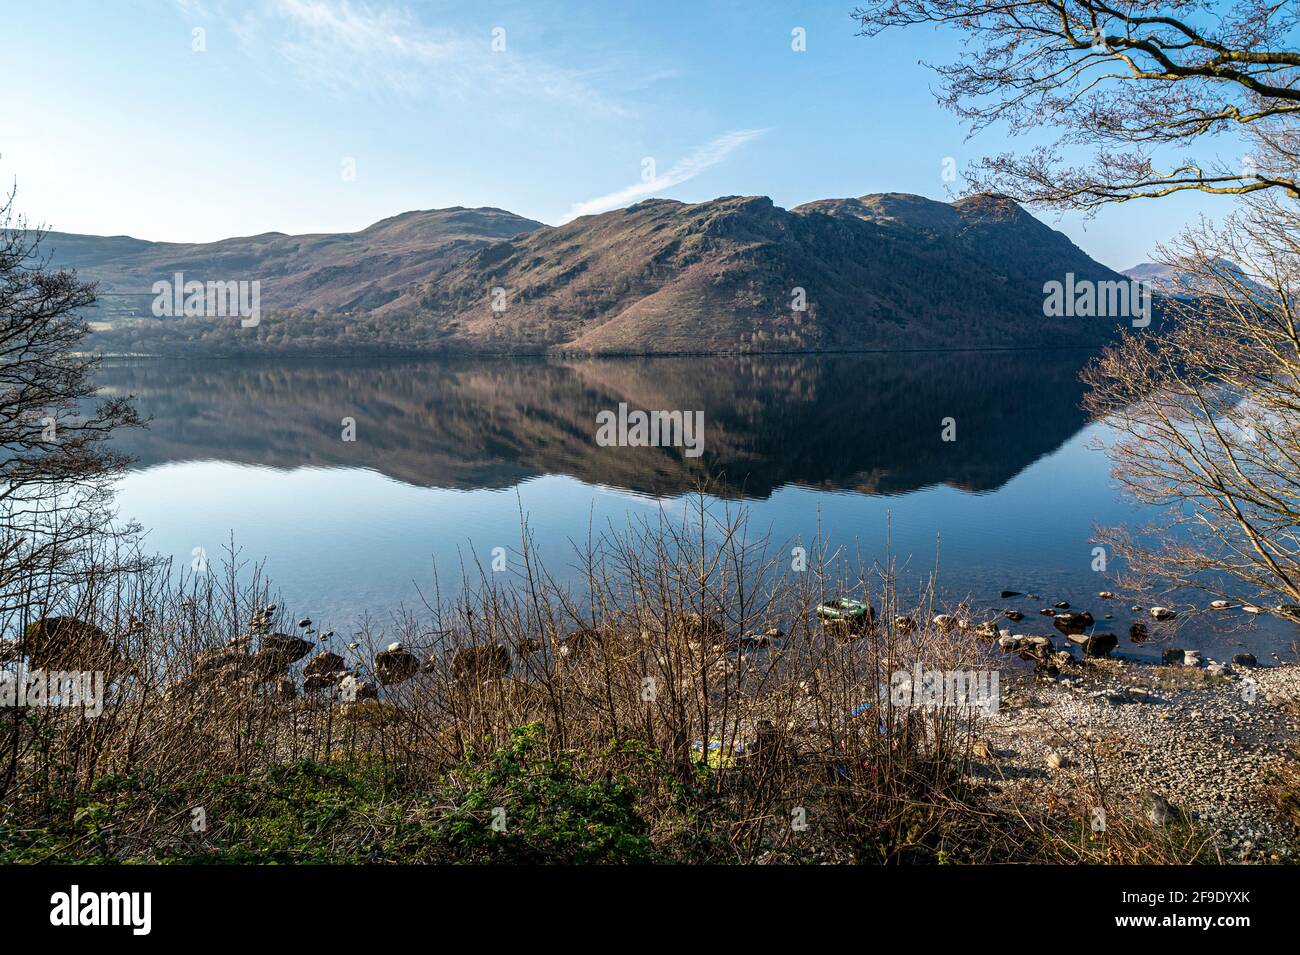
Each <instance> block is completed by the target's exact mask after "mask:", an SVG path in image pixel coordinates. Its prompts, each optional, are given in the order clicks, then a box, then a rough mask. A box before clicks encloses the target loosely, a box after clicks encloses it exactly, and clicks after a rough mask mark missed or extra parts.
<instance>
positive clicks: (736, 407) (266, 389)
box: [98, 352, 1084, 498]
mask: <svg viewBox="0 0 1300 955" xmlns="http://www.w3.org/2000/svg"><path fill="white" fill-rule="evenodd" d="M1083 361H1084V356H1083V355H1081V354H1080V353H1078V352H1075V353H1068V352H1067V353H1061V354H1058V355H1052V354H1047V353H1025V352H966V353H948V354H917V355H913V356H909V357H908V360H907V361H902V362H900V361H898V359H897V356H893V357H890V356H885V355H844V356H838V357H821V358H816V359H814V358H808V357H800V356H762V357H759V356H754V357H728V358H672V359H670V358H658V359H656V358H643V359H623V360H617V359H591V360H578V361H563V362H559V361H549V362H548V361H546V360H541V359H534V360H518V359H516V360H514V361H509V360H505V359H482V358H479V359H460V360H446V361H405V362H388V363H381V364H371V365H369V366H367V365H364V364H363V365H356V364H351V365H347V366H344V365H342V364H336V363H320V362H312V363H292V362H283V363H274V364H273V363H269V362H239V361H229V362H216V363H204V364H191V363H172V362H147V363H109V364H106V365H105V366H104V367H103V368H102V369H101V372H100V374H99V376H98V377H99V381H100V383H101V385H102V386H103V387H104V388H105V389H107V390H108V391H110V392H113V393H127V394H134V395H136V396H137V400H138V405H139V407H140V409H141V411H142V412H144V413H146V414H148V415H152V416H153V422H152V424H151V426H150V428H149V429H148V430H146V431H139V432H135V433H130V434H123V435H122V436H121V437H120V438H119V439H117V441H118V447H119V448H121V449H122V450H124V451H127V452H128V453H131V454H133V455H135V456H137V457H138V465H137V466H139V467H148V466H151V465H155V464H161V463H165V462H170V461H188V460H222V461H231V462H235V463H241V464H255V465H264V466H270V467H275V468H296V467H303V466H312V467H329V468H370V469H374V470H377V471H380V472H382V473H384V474H386V475H388V476H390V477H392V478H395V479H397V480H400V481H403V482H406V483H408V484H412V485H417V486H431V487H451V488H482V487H511V486H514V485H515V484H517V483H519V482H520V481H522V480H525V479H528V478H531V477H534V476H538V475H543V474H564V475H569V476H572V477H576V478H578V479H581V480H583V481H585V482H588V483H592V484H603V485H607V486H611V487H616V488H620V489H624V490H628V491H633V492H639V493H645V494H653V495H672V494H677V493H680V492H684V491H687V490H690V489H692V488H693V487H695V486H696V485H697V484H698V483H699V482H701V481H704V480H707V479H710V478H716V477H718V476H720V475H721V476H725V479H726V481H727V483H728V484H729V485H730V486H731V487H732V491H733V493H739V494H743V495H745V496H750V497H759V498H763V497H767V496H768V495H769V494H771V493H772V491H774V490H775V489H777V488H779V487H781V486H782V485H786V484H798V485H804V486H809V487H816V488H822V489H827V490H854V491H860V492H864V493H868V494H902V493H906V492H908V491H912V490H915V489H917V488H920V487H924V486H927V485H933V484H948V485H951V486H954V487H958V488H961V489H964V490H969V491H988V490H992V489H995V488H997V487H1000V486H1001V485H1003V484H1005V483H1006V482H1007V481H1008V480H1009V479H1010V478H1012V477H1013V476H1015V475H1016V474H1017V473H1018V472H1019V471H1021V470H1022V469H1023V468H1025V467H1026V466H1027V465H1029V464H1030V463H1032V462H1033V461H1034V460H1035V459H1037V458H1039V457H1041V456H1042V455H1044V454H1047V453H1049V452H1051V451H1053V450H1055V449H1056V448H1057V447H1059V446H1060V445H1061V444H1062V443H1063V442H1065V441H1066V440H1067V439H1068V438H1070V437H1071V436H1072V435H1073V434H1074V433H1075V432H1076V431H1077V430H1078V429H1079V428H1080V427H1081V426H1082V425H1083V424H1084V416H1083V414H1082V412H1081V411H1080V410H1079V408H1078V402H1079V398H1080V395H1081V390H1080V389H1081V386H1080V385H1079V383H1078V381H1077V374H1078V370H1079V367H1080V366H1081V364H1082V363H1083ZM620 402H626V403H627V405H628V407H629V408H630V409H633V410H636V409H641V410H660V411H671V410H681V411H687V412H690V411H695V410H701V411H703V412H704V444H703V447H704V450H703V454H702V455H701V456H699V457H695V458H691V457H687V456H685V455H684V454H683V452H682V449H680V448H655V447H640V448H635V447H601V446H599V445H598V444H597V442H596V431H597V423H596V416H597V414H598V413H599V412H600V411H603V410H611V411H613V410H616V409H617V408H618V406H619V404H620ZM344 418H352V419H354V420H355V422H356V429H355V434H356V440H355V441H345V440H343V431H344V422H343V419H344ZM946 418H952V419H953V421H954V422H955V432H956V440H955V441H944V440H942V438H941V433H942V431H943V428H944V419H946Z"/></svg>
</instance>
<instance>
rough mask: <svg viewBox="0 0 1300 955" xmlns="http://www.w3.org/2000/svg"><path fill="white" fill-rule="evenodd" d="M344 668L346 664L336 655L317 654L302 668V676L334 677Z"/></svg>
mask: <svg viewBox="0 0 1300 955" xmlns="http://www.w3.org/2000/svg"><path fill="white" fill-rule="evenodd" d="M346 667H347V664H346V663H345V662H344V660H343V658H342V657H341V656H339V655H338V654H337V653H328V652H326V653H318V654H316V656H314V657H312V658H311V660H310V661H309V662H308V663H307V665H306V666H305V667H303V668H302V675H303V676H305V677H312V676H334V675H335V674H336V673H340V672H342V671H343V670H344V669H346Z"/></svg>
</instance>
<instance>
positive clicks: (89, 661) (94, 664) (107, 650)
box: [18, 617, 119, 671]
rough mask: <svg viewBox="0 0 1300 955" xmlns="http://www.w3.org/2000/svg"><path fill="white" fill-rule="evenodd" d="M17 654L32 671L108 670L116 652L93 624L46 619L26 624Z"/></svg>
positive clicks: (112, 664) (115, 657) (111, 666)
mask: <svg viewBox="0 0 1300 955" xmlns="http://www.w3.org/2000/svg"><path fill="white" fill-rule="evenodd" d="M18 651H19V653H21V654H22V655H23V656H25V657H26V658H27V666H28V668H29V669H32V670H104V671H108V670H112V669H115V665H116V664H117V662H118V659H119V657H118V649H117V645H116V644H115V643H114V641H113V640H112V638H110V637H109V636H108V634H106V633H105V632H104V631H103V630H101V629H99V627H97V626H95V625H94V624H93V623H87V622H86V621H84V620H78V619H77V618H76V617H46V618H44V619H43V620H37V621H34V622H33V623H30V624H28V625H27V629H26V630H25V631H24V632H23V636H22V639H21V640H20V641H19V647H18Z"/></svg>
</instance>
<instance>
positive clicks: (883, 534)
mask: <svg viewBox="0 0 1300 955" xmlns="http://www.w3.org/2000/svg"><path fill="white" fill-rule="evenodd" d="M1085 360H1086V355H1083V354H1082V353H1079V352H1062V353H1046V352H981V353H946V354H934V353H913V354H892V355H857V356H836V357H826V356H763V357H750V358H655V359H636V360H630V359H624V360H614V359H610V360H575V361H559V360H542V359H522V360H521V359H499V358H493V359H455V360H439V361H392V362H366V363H345V362H339V361H293V362H270V361H257V362H242V361H209V362H137V363H107V364H105V365H104V367H103V368H102V369H101V372H100V375H99V380H100V383H101V385H102V386H103V387H104V388H105V389H108V390H109V391H112V392H115V393H117V392H120V393H129V394H134V395H135V396H136V397H137V403H138V405H139V407H140V409H141V411H142V412H143V413H144V414H146V415H148V416H151V417H152V419H153V420H152V423H151V426H150V427H149V429H147V430H144V431H138V432H135V433H131V434H128V435H125V436H123V437H121V438H119V439H117V440H118V444H119V447H120V448H121V449H123V450H125V451H127V452H128V453H130V454H131V455H133V456H134V457H135V458H136V464H135V466H134V467H133V469H132V470H131V472H130V474H129V475H128V476H127V477H126V478H125V479H124V480H123V481H122V484H121V489H120V498H119V507H120V512H121V515H122V517H124V518H131V519H135V520H137V521H139V522H140V524H141V525H143V526H144V527H145V528H146V529H148V531H149V543H150V545H151V546H152V548H153V549H154V550H156V551H159V552H161V553H163V554H166V555H170V556H172V557H174V558H175V560H177V561H178V562H185V563H188V562H189V561H190V560H191V554H192V553H193V552H194V548H196V547H203V548H204V549H205V550H206V552H207V554H208V555H209V560H210V561H215V560H216V558H217V557H218V555H219V554H220V552H221V549H222V547H223V546H224V545H225V543H226V542H227V541H228V540H229V539H230V537H231V535H232V534H233V535H234V538H235V541H236V543H237V544H238V546H239V547H240V548H241V549H242V554H243V557H244V558H247V559H251V560H255V561H258V562H263V561H264V562H265V566H266V570H267V572H268V573H269V575H270V576H271V578H272V579H273V581H274V583H275V586H276V588H277V589H278V590H279V592H280V593H281V594H282V596H283V599H284V600H285V601H286V602H287V604H288V606H289V607H290V608H291V610H292V612H293V613H295V614H296V613H303V614H308V615H310V616H311V617H312V618H313V619H314V620H316V621H318V622H319V623H320V624H321V625H322V626H324V627H326V628H329V627H334V628H336V629H338V630H339V631H340V632H344V631H346V630H347V628H348V627H350V626H352V625H354V624H355V623H356V621H357V620H358V618H359V617H360V616H361V615H362V614H363V613H369V614H370V615H371V616H372V617H373V618H374V619H376V620H379V621H383V620H385V619H387V618H388V617H389V615H390V614H391V613H392V612H393V611H395V610H399V609H402V608H405V609H407V610H415V611H419V610H420V609H421V600H420V596H419V594H420V591H421V590H423V591H424V593H425V594H429V593H431V591H432V589H433V581H434V574H435V568H436V571H437V574H438V579H439V582H440V583H441V585H442V587H443V590H444V593H445V592H446V590H447V588H448V586H449V585H452V584H454V582H455V581H456V580H457V579H459V576H460V567H461V562H462V560H469V559H470V558H471V557H472V555H474V554H477V555H478V557H479V558H480V559H481V560H482V561H483V562H484V563H485V564H486V563H487V562H488V560H489V555H490V554H491V551H492V548H494V547H507V548H512V549H513V548H517V546H518V542H519V538H520V533H519V526H520V514H521V510H522V512H523V513H524V514H525V515H526V516H527V520H528V524H529V527H530V529H531V531H532V534H533V536H534V539H535V543H536V545H537V547H538V550H539V556H540V557H541V559H542V560H544V561H546V562H547V564H548V566H549V567H550V568H551V569H552V571H553V572H554V573H556V574H557V575H558V576H561V577H563V576H565V575H566V573H567V572H568V571H569V570H570V569H571V568H572V567H573V566H574V564H575V560H574V547H573V544H574V542H575V541H578V542H580V541H583V540H585V539H586V537H587V536H588V531H589V529H591V530H592V531H593V532H595V533H599V532H600V531H601V530H603V529H606V528H609V527H613V528H615V529H619V528H626V527H627V526H628V522H629V520H633V521H635V520H638V519H642V518H644V519H647V520H651V521H653V520H657V519H658V515H659V514H660V512H661V511H662V512H666V513H668V514H670V515H677V514H680V512H681V511H682V510H683V509H684V508H685V507H687V506H688V503H689V499H690V496H691V494H692V491H693V489H695V488H696V487H698V486H699V484H700V482H701V481H704V480H708V479H710V478H712V479H715V480H716V479H718V478H719V477H725V480H726V481H727V483H728V485H729V486H730V488H731V492H730V493H729V494H728V495H727V499H726V500H725V501H724V500H721V499H719V500H718V501H717V503H716V506H717V507H724V506H730V507H733V508H734V507H738V506H740V507H744V508H745V509H746V510H747V516H748V521H749V527H750V534H751V535H753V534H756V533H766V532H770V533H771V535H772V537H773V538H774V540H776V541H778V542H789V541H796V540H799V541H802V542H805V543H807V542H810V541H812V540H813V539H814V538H815V537H816V535H817V532H818V522H819V521H820V526H821V529H822V531H823V533H824V534H826V535H827V536H828V537H829V538H830V539H831V541H833V542H834V543H835V544H839V545H843V546H844V547H845V548H847V549H848V550H849V552H851V553H854V554H857V555H860V556H861V557H862V558H863V559H865V560H866V561H867V562H868V563H869V562H871V561H873V560H884V559H885V556H886V542H887V540H889V541H892V548H893V554H894V557H895V559H896V560H897V561H898V562H899V564H901V565H903V567H904V575H903V576H904V582H905V586H906V587H909V588H912V589H913V590H915V589H916V588H919V587H920V585H921V582H922V581H923V580H924V579H925V577H926V575H928V574H929V573H930V572H931V571H932V570H933V568H934V565H935V561H936V557H937V559H938V560H939V564H940V568H941V573H940V582H941V587H942V589H943V591H944V592H945V594H947V595H948V596H950V597H954V598H962V597H966V596H970V597H971V598H972V599H973V601H974V604H975V605H976V606H979V607H995V608H1000V607H1003V606H1007V605H1012V606H1017V607H1019V608H1020V609H1022V610H1023V611H1025V613H1026V620H1025V621H1024V623H1023V624H1021V625H1018V626H1017V627H1016V630H1017V632H1043V633H1048V632H1051V630H1050V627H1048V626H1046V625H1047V624H1048V623H1049V621H1047V620H1045V619H1043V618H1039V617H1038V616H1037V614H1036V610H1037V608H1038V607H1039V606H1048V605H1050V602H1053V601H1056V600H1068V601H1069V602H1070V603H1072V604H1074V605H1075V606H1076V607H1082V608H1088V609H1091V610H1092V611H1093V613H1094V614H1095V615H1096V617H1097V618H1098V623H1099V624H1101V626H1100V627H1099V629H1103V628H1104V629H1113V630H1114V631H1115V632H1116V633H1118V634H1120V636H1121V649H1122V652H1125V653H1129V654H1132V655H1136V656H1148V657H1149V656H1158V655H1159V652H1160V649H1161V641H1160V640H1156V641H1153V642H1151V643H1148V644H1145V645H1143V646H1136V645H1133V644H1130V643H1129V641H1128V639H1127V633H1128V626H1129V623H1130V622H1131V620H1134V619H1144V620H1145V621H1146V622H1148V623H1149V622H1150V620H1149V618H1144V617H1142V616H1141V615H1135V614H1131V613H1130V612H1129V610H1128V606H1127V604H1123V603H1119V602H1105V601H1101V600H1099V599H1098V598H1097V592H1098V591H1100V590H1106V589H1114V588H1113V585H1112V584H1111V583H1110V581H1109V580H1108V578H1107V575H1103V574H1099V573H1096V572H1094V571H1093V569H1092V564H1093V547H1094V546H1095V544H1094V542H1093V537H1094V529H1095V528H1096V527H1097V526H1099V525H1113V524H1121V523H1128V524H1131V525H1140V524H1144V523H1146V520H1147V519H1148V518H1149V517H1151V514H1150V513H1147V512H1144V510H1143V509H1142V508H1140V507H1138V506H1136V505H1134V504H1132V503H1131V502H1127V501H1125V500H1124V499H1122V497H1121V496H1120V494H1119V492H1118V491H1117V490H1116V489H1115V487H1114V481H1113V479H1112V478H1111V477H1110V474H1109V462H1108V460H1107V458H1106V455H1105V454H1104V452H1103V451H1100V450H1097V449H1096V447H1095V446H1096V445H1098V444H1099V443H1100V444H1104V443H1105V440H1106V437H1107V436H1106V433H1105V431H1104V429H1102V428H1100V427H1099V426H1097V425H1095V424H1090V423H1089V422H1087V420H1086V419H1085V417H1084V415H1083V412H1082V411H1081V410H1080V408H1079V400H1080V397H1081V395H1082V386H1081V385H1080V384H1079V382H1078V380H1077V374H1078V370H1079V368H1080V367H1081V365H1082V364H1083V362H1084V361H1085ZM620 402H627V403H628V405H629V407H631V408H633V409H637V408H640V409H680V410H688V411H689V410H696V409H702V410H703V411H704V418H705V432H704V453H703V454H702V455H700V456H699V457H695V458H691V457H686V456H684V455H683V454H682V453H681V451H680V450H679V449H667V448H606V447H600V446H598V445H597V444H596V441H595V433H596V423H595V422H596V414H597V412H599V411H601V410H605V409H616V408H617V407H618V405H619V403H620ZM344 418H351V419H353V420H354V421H355V437H356V440H355V441H345V440H343V432H344V422H343V419H344ZM945 418H952V419H954V421H955V427H956V440H955V441H943V440H941V431H942V429H943V426H942V424H941V422H942V421H943V419H945ZM1108 569H1109V571H1110V572H1111V573H1112V574H1113V573H1114V572H1115V571H1117V570H1121V569H1122V568H1119V567H1117V566H1114V565H1113V564H1112V566H1110V567H1109V568H1108ZM1002 590H1016V591H1022V592H1032V593H1036V594H1039V595H1041V597H1042V600H1040V601H1035V602H1026V601H1024V600H1021V601H1012V602H1008V601H1003V600H1001V599H1000V597H999V593H1000V592H1001V591H1002ZM1170 599H1171V598H1166V599H1165V600H1164V601H1162V602H1169V600H1170ZM1154 600H1155V598H1154V597H1153V598H1151V600H1148V601H1147V602H1148V603H1150V602H1152V601H1154ZM1201 602H1202V603H1204V600H1202V601H1201ZM1104 612H1113V613H1114V614H1115V619H1114V620H1113V621H1103V620H1102V613H1104ZM1178 627H1179V632H1178V633H1176V634H1174V633H1169V634H1164V635H1163V637H1164V638H1165V640H1166V645H1167V642H1168V640H1176V641H1177V642H1178V644H1179V645H1181V646H1187V647H1199V648H1202V649H1205V650H1208V651H1210V652H1212V653H1216V654H1227V653H1231V652H1233V651H1234V650H1237V649H1241V648H1248V649H1250V650H1252V651H1253V652H1255V653H1256V654H1257V655H1259V656H1260V658H1261V661H1263V660H1264V659H1265V658H1266V657H1268V656H1269V655H1270V654H1272V653H1274V652H1276V653H1279V654H1281V655H1283V656H1284V657H1289V656H1290V653H1289V651H1288V649H1287V648H1288V646H1289V644H1290V641H1291V640H1293V639H1294V637H1295V634H1294V632H1293V628H1289V627H1288V625H1285V624H1281V623H1279V622H1276V621H1262V622H1255V621H1246V620H1243V619H1242V615H1239V614H1233V615H1232V617H1231V618H1229V617H1226V616H1224V615H1220V616H1219V617H1218V618H1217V619H1213V620H1212V619H1211V618H1210V617H1209V616H1208V615H1204V616H1200V617H1191V616H1187V617H1186V618H1185V619H1183V620H1180V622H1179V624H1178Z"/></svg>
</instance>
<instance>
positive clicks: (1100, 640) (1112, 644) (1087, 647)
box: [1083, 633, 1119, 658]
mask: <svg viewBox="0 0 1300 955" xmlns="http://www.w3.org/2000/svg"><path fill="white" fill-rule="evenodd" d="M1117 646H1119V638H1118V637H1117V636H1115V634H1113V633H1094V634H1091V635H1090V636H1089V637H1088V638H1087V639H1086V640H1084V641H1083V653H1084V655H1085V656H1089V657H1093V658H1099V657H1108V656H1110V651H1112V650H1114V649H1115V648H1116V647H1117Z"/></svg>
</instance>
